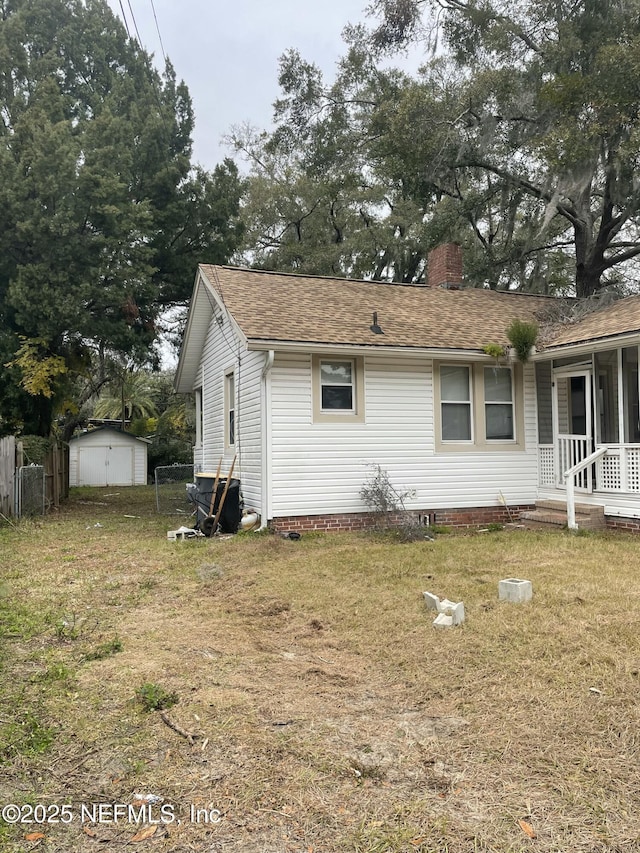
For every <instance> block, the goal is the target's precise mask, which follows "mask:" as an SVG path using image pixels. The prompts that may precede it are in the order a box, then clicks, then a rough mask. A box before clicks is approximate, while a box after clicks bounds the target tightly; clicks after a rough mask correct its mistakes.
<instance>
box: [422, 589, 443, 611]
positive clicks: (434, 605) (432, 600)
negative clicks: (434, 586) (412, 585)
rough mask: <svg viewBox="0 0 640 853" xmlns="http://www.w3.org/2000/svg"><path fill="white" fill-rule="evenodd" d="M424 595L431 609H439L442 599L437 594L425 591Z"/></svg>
mask: <svg viewBox="0 0 640 853" xmlns="http://www.w3.org/2000/svg"><path fill="white" fill-rule="evenodd" d="M422 595H423V596H424V600H425V603H426V605H427V607H428V608H429V610H438V607H439V605H440V599H439V598H438V596H437V595H434V594H433V593H432V592H423V593H422Z"/></svg>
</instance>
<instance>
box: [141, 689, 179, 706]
mask: <svg viewBox="0 0 640 853" xmlns="http://www.w3.org/2000/svg"><path fill="white" fill-rule="evenodd" d="M136 700H137V702H138V703H139V704H140V705H142V709H143V710H144V711H147V712H148V711H164V710H166V709H167V708H172V707H173V706H174V705H177V703H178V701H179V699H178V694H177V693H169V692H167V691H166V690H165V689H164V687H161V686H160V685H159V684H153V683H150V682H147V683H146V684H143V685H142V686H141V687H139V688H138V689H137V690H136Z"/></svg>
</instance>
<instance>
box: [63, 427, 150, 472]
mask: <svg viewBox="0 0 640 853" xmlns="http://www.w3.org/2000/svg"><path fill="white" fill-rule="evenodd" d="M148 444H149V441H148V440H147V439H146V438H138V437H137V436H135V435H131V434H130V433H128V432H122V431H121V430H119V429H115V428H114V427H109V426H105V427H97V428H96V429H92V430H89V431H88V432H84V433H81V434H80V435H78V436H76V437H75V438H72V439H71V440H70V441H69V485H70V486H143V485H145V484H146V482H147V445H148Z"/></svg>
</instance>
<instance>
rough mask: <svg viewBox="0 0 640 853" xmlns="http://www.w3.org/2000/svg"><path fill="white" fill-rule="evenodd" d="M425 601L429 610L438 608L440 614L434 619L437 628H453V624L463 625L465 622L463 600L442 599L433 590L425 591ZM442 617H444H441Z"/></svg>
mask: <svg viewBox="0 0 640 853" xmlns="http://www.w3.org/2000/svg"><path fill="white" fill-rule="evenodd" d="M422 595H423V596H424V600H425V603H426V605H427V607H428V608H429V610H437V612H438V615H437V616H436V619H435V621H434V623H433V624H434V625H435V626H436V628H451V627H452V626H453V625H462V623H463V622H464V604H463V603H462V602H461V601H449V599H448V598H443V599H442V601H441V600H440V599H439V598H438V596H437V595H434V594H433V593H431V592H423V593H422ZM441 617H442V618H441Z"/></svg>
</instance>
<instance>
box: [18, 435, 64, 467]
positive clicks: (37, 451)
mask: <svg viewBox="0 0 640 853" xmlns="http://www.w3.org/2000/svg"><path fill="white" fill-rule="evenodd" d="M20 441H21V442H22V451H23V453H24V458H25V462H27V464H29V465H31V464H33V465H43V464H44V461H45V459H46V457H47V454H48V453H49V452H50V451H51V449H52V447H53V446H54V445H55V443H56V442H55V439H51V438H43V437H42V436H41V435H21V436H20Z"/></svg>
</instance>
